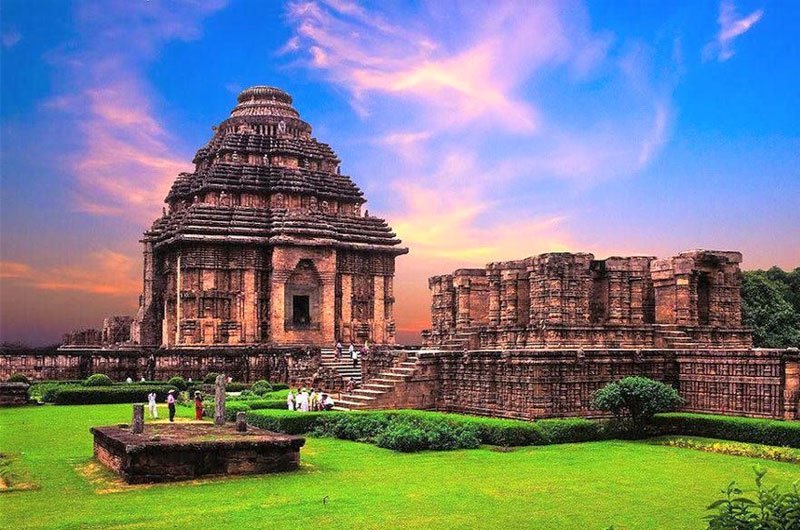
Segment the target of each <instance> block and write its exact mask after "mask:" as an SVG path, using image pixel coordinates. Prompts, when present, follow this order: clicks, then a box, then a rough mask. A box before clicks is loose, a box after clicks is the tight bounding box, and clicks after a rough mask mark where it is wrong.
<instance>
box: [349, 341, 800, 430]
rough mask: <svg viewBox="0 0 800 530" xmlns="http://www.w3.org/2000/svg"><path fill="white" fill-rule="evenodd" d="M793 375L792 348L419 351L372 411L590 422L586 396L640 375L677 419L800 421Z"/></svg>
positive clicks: (799, 394) (797, 378)
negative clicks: (667, 393)
mask: <svg viewBox="0 0 800 530" xmlns="http://www.w3.org/2000/svg"><path fill="white" fill-rule="evenodd" d="M366 362H367V364H369V362H370V359H367V360H366ZM363 369H364V370H365V372H366V373H368V372H370V371H371V368H370V367H369V366H367V367H364V368H363ZM799 372H800V370H799V369H798V353H797V351H796V350H794V351H791V350H752V349H749V350H707V351H689V350H687V351H681V350H580V349H578V350H516V351H468V352H458V351H425V350H423V351H422V352H420V353H419V356H418V361H417V369H416V371H415V373H414V375H413V376H412V377H411V378H410V379H408V380H407V381H405V382H403V383H399V384H397V385H396V388H395V391H394V392H391V393H389V394H387V395H386V396H384V397H383V399H384V400H385V403H381V406H385V407H388V408H406V407H410V408H428V409H437V410H443V411H451V412H462V413H468V414H480V415H487V416H497V417H508V418H524V419H534V418H543V417H568V416H587V417H593V416H601V415H602V413H601V412H600V411H597V410H594V409H592V407H591V399H592V395H593V394H594V392H595V391H597V390H598V389H599V388H601V387H603V386H604V385H606V384H607V383H609V382H612V381H616V380H619V379H621V378H623V377H625V376H629V375H642V376H646V377H650V378H652V379H656V380H659V381H664V382H666V383H669V384H671V385H673V386H675V387H676V388H677V389H678V391H679V392H680V393H681V395H682V396H683V397H684V399H686V405H685V407H684V410H686V411H691V412H703V413H712V414H732V415H739V416H752V417H764V418H776V419H800V410H799V407H800V405H798V399H800V375H799Z"/></svg>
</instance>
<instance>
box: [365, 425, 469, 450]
mask: <svg viewBox="0 0 800 530" xmlns="http://www.w3.org/2000/svg"><path fill="white" fill-rule="evenodd" d="M375 444H376V445H377V446H378V447H383V448H386V449H394V450H395V451H401V452H404V453H411V452H415V451H425V450H433V451H448V450H452V449H474V448H476V447H478V446H480V444H481V442H480V440H479V439H478V429H477V428H476V427H475V426H474V425H469V424H468V423H461V424H456V423H450V422H448V421H446V420H443V419H441V418H436V419H433V421H430V420H423V421H420V420H419V418H412V417H405V418H403V417H402V416H396V417H394V418H393V420H392V421H390V423H389V424H388V425H387V426H386V427H385V428H383V429H382V430H381V431H380V432H379V433H378V434H377V435H376V436H375Z"/></svg>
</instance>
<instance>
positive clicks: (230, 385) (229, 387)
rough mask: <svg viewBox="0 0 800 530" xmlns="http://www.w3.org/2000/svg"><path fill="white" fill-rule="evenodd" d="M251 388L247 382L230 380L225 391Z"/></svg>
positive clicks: (239, 390) (240, 390)
mask: <svg viewBox="0 0 800 530" xmlns="http://www.w3.org/2000/svg"><path fill="white" fill-rule="evenodd" d="M248 388H250V385H248V384H246V383H237V382H235V381H234V382H230V383H227V384H226V385H225V392H242V391H244V390H247V389H248Z"/></svg>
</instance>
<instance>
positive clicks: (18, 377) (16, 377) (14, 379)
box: [8, 372, 31, 385]
mask: <svg viewBox="0 0 800 530" xmlns="http://www.w3.org/2000/svg"><path fill="white" fill-rule="evenodd" d="M8 382H9V383H25V384H26V385H30V384H31V382H30V380H29V379H28V378H27V377H25V374H21V373H19V372H17V373H16V374H11V377H9V378H8Z"/></svg>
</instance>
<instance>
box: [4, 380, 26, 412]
mask: <svg viewBox="0 0 800 530" xmlns="http://www.w3.org/2000/svg"><path fill="white" fill-rule="evenodd" d="M28 386H29V385H27V384H26V383H0V407H10V406H14V405H24V404H26V403H27V402H28Z"/></svg>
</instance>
